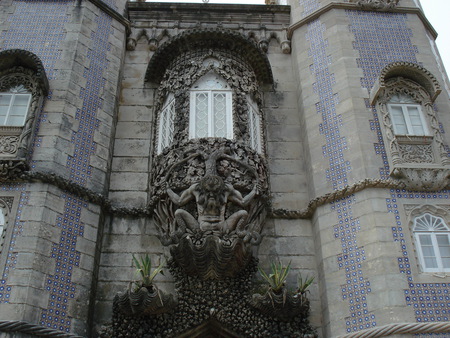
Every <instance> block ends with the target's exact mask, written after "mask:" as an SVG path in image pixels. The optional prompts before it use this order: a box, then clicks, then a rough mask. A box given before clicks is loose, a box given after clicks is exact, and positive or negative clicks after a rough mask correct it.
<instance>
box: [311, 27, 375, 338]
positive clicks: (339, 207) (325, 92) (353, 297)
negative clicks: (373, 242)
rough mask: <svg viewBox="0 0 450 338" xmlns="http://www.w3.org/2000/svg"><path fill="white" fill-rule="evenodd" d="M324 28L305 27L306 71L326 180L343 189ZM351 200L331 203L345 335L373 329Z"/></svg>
mask: <svg viewBox="0 0 450 338" xmlns="http://www.w3.org/2000/svg"><path fill="white" fill-rule="evenodd" d="M325 29H326V28H325V27H324V25H323V24H322V23H321V22H320V20H315V21H313V22H311V23H309V24H308V32H307V36H306V38H307V40H308V41H309V43H310V48H309V56H310V57H311V59H312V60H313V62H312V64H311V66H310V71H311V74H312V76H313V77H314V79H315V82H314V83H313V89H314V92H315V93H316V94H317V96H318V99H319V101H318V102H317V103H316V111H317V113H318V114H320V115H321V116H322V123H320V125H319V132H320V133H321V134H322V135H324V137H325V141H326V143H325V144H324V145H323V147H322V151H323V156H324V157H325V158H326V159H327V160H328V164H329V167H328V168H327V169H326V179H327V181H329V182H330V183H331V185H332V187H333V189H335V190H337V189H340V188H343V187H344V186H345V185H346V184H348V181H347V174H348V173H349V172H350V171H351V165H350V162H349V161H348V160H346V159H345V155H346V150H347V142H346V139H345V137H344V136H342V135H341V128H342V127H343V125H342V117H341V116H340V115H339V114H337V113H336V106H337V104H338V103H339V97H338V95H337V94H336V93H334V92H333V85H335V78H334V74H331V73H330V69H329V67H328V65H329V64H331V61H332V60H331V59H330V56H329V54H328V53H327V47H328V41H327V40H326V39H325V38H324V32H325ZM354 202H355V197H354V196H349V197H347V198H344V199H342V200H339V201H336V202H334V203H332V205H331V209H332V210H333V211H334V212H335V214H336V219H337V224H336V225H335V226H334V227H333V230H334V237H335V238H336V239H338V240H340V242H341V248H342V252H341V253H339V254H338V264H339V269H340V270H341V271H343V273H345V279H346V284H344V285H342V286H341V292H342V298H343V300H345V301H346V302H348V312H349V316H348V317H346V327H347V332H353V331H358V330H362V329H367V328H371V327H373V326H376V321H375V315H374V314H373V313H372V312H371V311H370V309H369V304H368V303H367V299H366V295H367V294H368V293H370V292H371V288H370V281H369V280H367V278H365V277H364V273H363V262H364V260H365V253H364V248H363V247H362V246H360V245H359V244H358V232H359V230H360V229H361V225H360V222H359V220H358V219H357V218H354V217H353V213H352V205H353V204H354Z"/></svg>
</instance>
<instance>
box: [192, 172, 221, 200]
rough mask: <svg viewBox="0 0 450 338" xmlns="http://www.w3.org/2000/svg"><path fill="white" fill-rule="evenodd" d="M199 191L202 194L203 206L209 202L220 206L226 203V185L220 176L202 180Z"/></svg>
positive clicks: (207, 177)
mask: <svg viewBox="0 0 450 338" xmlns="http://www.w3.org/2000/svg"><path fill="white" fill-rule="evenodd" d="M197 189H198V191H199V192H200V199H199V202H200V204H203V203H205V202H206V201H208V200H209V201H215V202H217V203H219V204H223V203H224V202H225V201H224V199H225V197H224V191H225V183H224V182H223V180H222V178H221V177H220V176H216V175H207V176H205V177H203V178H202V179H201V180H200V182H199V185H198V188H197Z"/></svg>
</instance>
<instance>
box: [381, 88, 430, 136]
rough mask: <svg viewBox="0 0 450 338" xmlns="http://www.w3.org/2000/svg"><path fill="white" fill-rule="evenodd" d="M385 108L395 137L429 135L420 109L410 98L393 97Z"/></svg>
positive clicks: (404, 96) (400, 95) (402, 96)
mask: <svg viewBox="0 0 450 338" xmlns="http://www.w3.org/2000/svg"><path fill="white" fill-rule="evenodd" d="M387 106H388V110H389V113H390V114H391V118H392V124H393V127H394V133H395V134H396V135H414V136H426V135H429V131H428V127H427V123H426V120H425V118H424V116H423V113H422V107H421V105H420V104H417V103H416V102H415V101H414V100H413V99H412V98H411V97H410V96H408V95H405V94H396V95H393V96H392V97H391V99H390V100H389V102H388V105H387Z"/></svg>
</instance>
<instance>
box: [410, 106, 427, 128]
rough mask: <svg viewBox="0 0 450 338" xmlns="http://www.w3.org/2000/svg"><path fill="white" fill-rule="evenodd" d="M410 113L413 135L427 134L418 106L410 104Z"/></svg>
mask: <svg viewBox="0 0 450 338" xmlns="http://www.w3.org/2000/svg"><path fill="white" fill-rule="evenodd" d="M407 109H408V115H409V120H410V122H411V126H412V128H413V130H412V131H411V132H412V134H413V135H425V129H424V126H423V123H422V119H421V117H420V111H419V108H418V107H415V106H408V107H407Z"/></svg>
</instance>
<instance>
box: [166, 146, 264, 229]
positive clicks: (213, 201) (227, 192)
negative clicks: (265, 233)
mask: <svg viewBox="0 0 450 338" xmlns="http://www.w3.org/2000/svg"><path fill="white" fill-rule="evenodd" d="M198 155H200V154H198ZM219 158H226V159H229V158H231V157H229V156H227V155H226V154H224V153H223V151H222V152H220V151H216V152H214V153H213V154H211V155H210V157H209V158H208V160H207V164H209V165H208V167H209V168H207V170H206V171H207V174H206V175H205V176H204V177H203V178H202V179H200V181H199V182H198V183H194V184H192V185H191V186H190V187H189V188H188V189H186V190H184V191H183V193H182V194H181V196H179V195H177V194H176V193H175V192H174V191H173V190H172V189H171V188H170V187H168V188H167V194H168V195H169V198H170V199H171V200H172V202H173V203H174V204H175V205H177V206H183V205H186V204H187V203H188V202H189V201H191V200H192V199H195V203H196V204H197V215H198V220H196V219H195V217H194V216H192V215H191V214H190V213H189V212H187V211H186V210H183V209H181V208H180V209H177V210H176V211H175V221H176V223H177V225H178V227H179V230H181V231H182V232H184V231H185V229H186V227H188V228H189V229H190V230H191V231H193V232H196V231H197V230H202V231H206V230H212V231H220V232H222V233H228V232H230V231H234V230H237V232H238V233H242V232H243V231H244V226H245V222H246V220H247V216H248V213H247V211H246V210H243V209H241V210H239V211H236V212H234V213H233V214H231V215H230V216H228V218H226V219H225V208H226V204H227V202H231V203H234V204H236V205H238V206H240V207H246V206H247V205H248V204H249V203H250V202H251V201H252V200H253V198H254V197H255V195H256V193H257V185H258V184H257V183H256V184H255V185H254V187H253V189H252V191H251V192H250V193H249V194H247V195H246V196H245V197H242V194H241V193H240V192H239V191H238V190H236V189H235V188H234V187H233V185H231V184H229V183H225V182H224V181H223V179H222V178H221V177H220V176H218V175H217V174H215V173H213V171H215V163H214V162H215V161H217V159H219ZM231 160H234V159H233V158H231ZM208 162H209V163H208ZM169 174H170V172H169Z"/></svg>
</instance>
